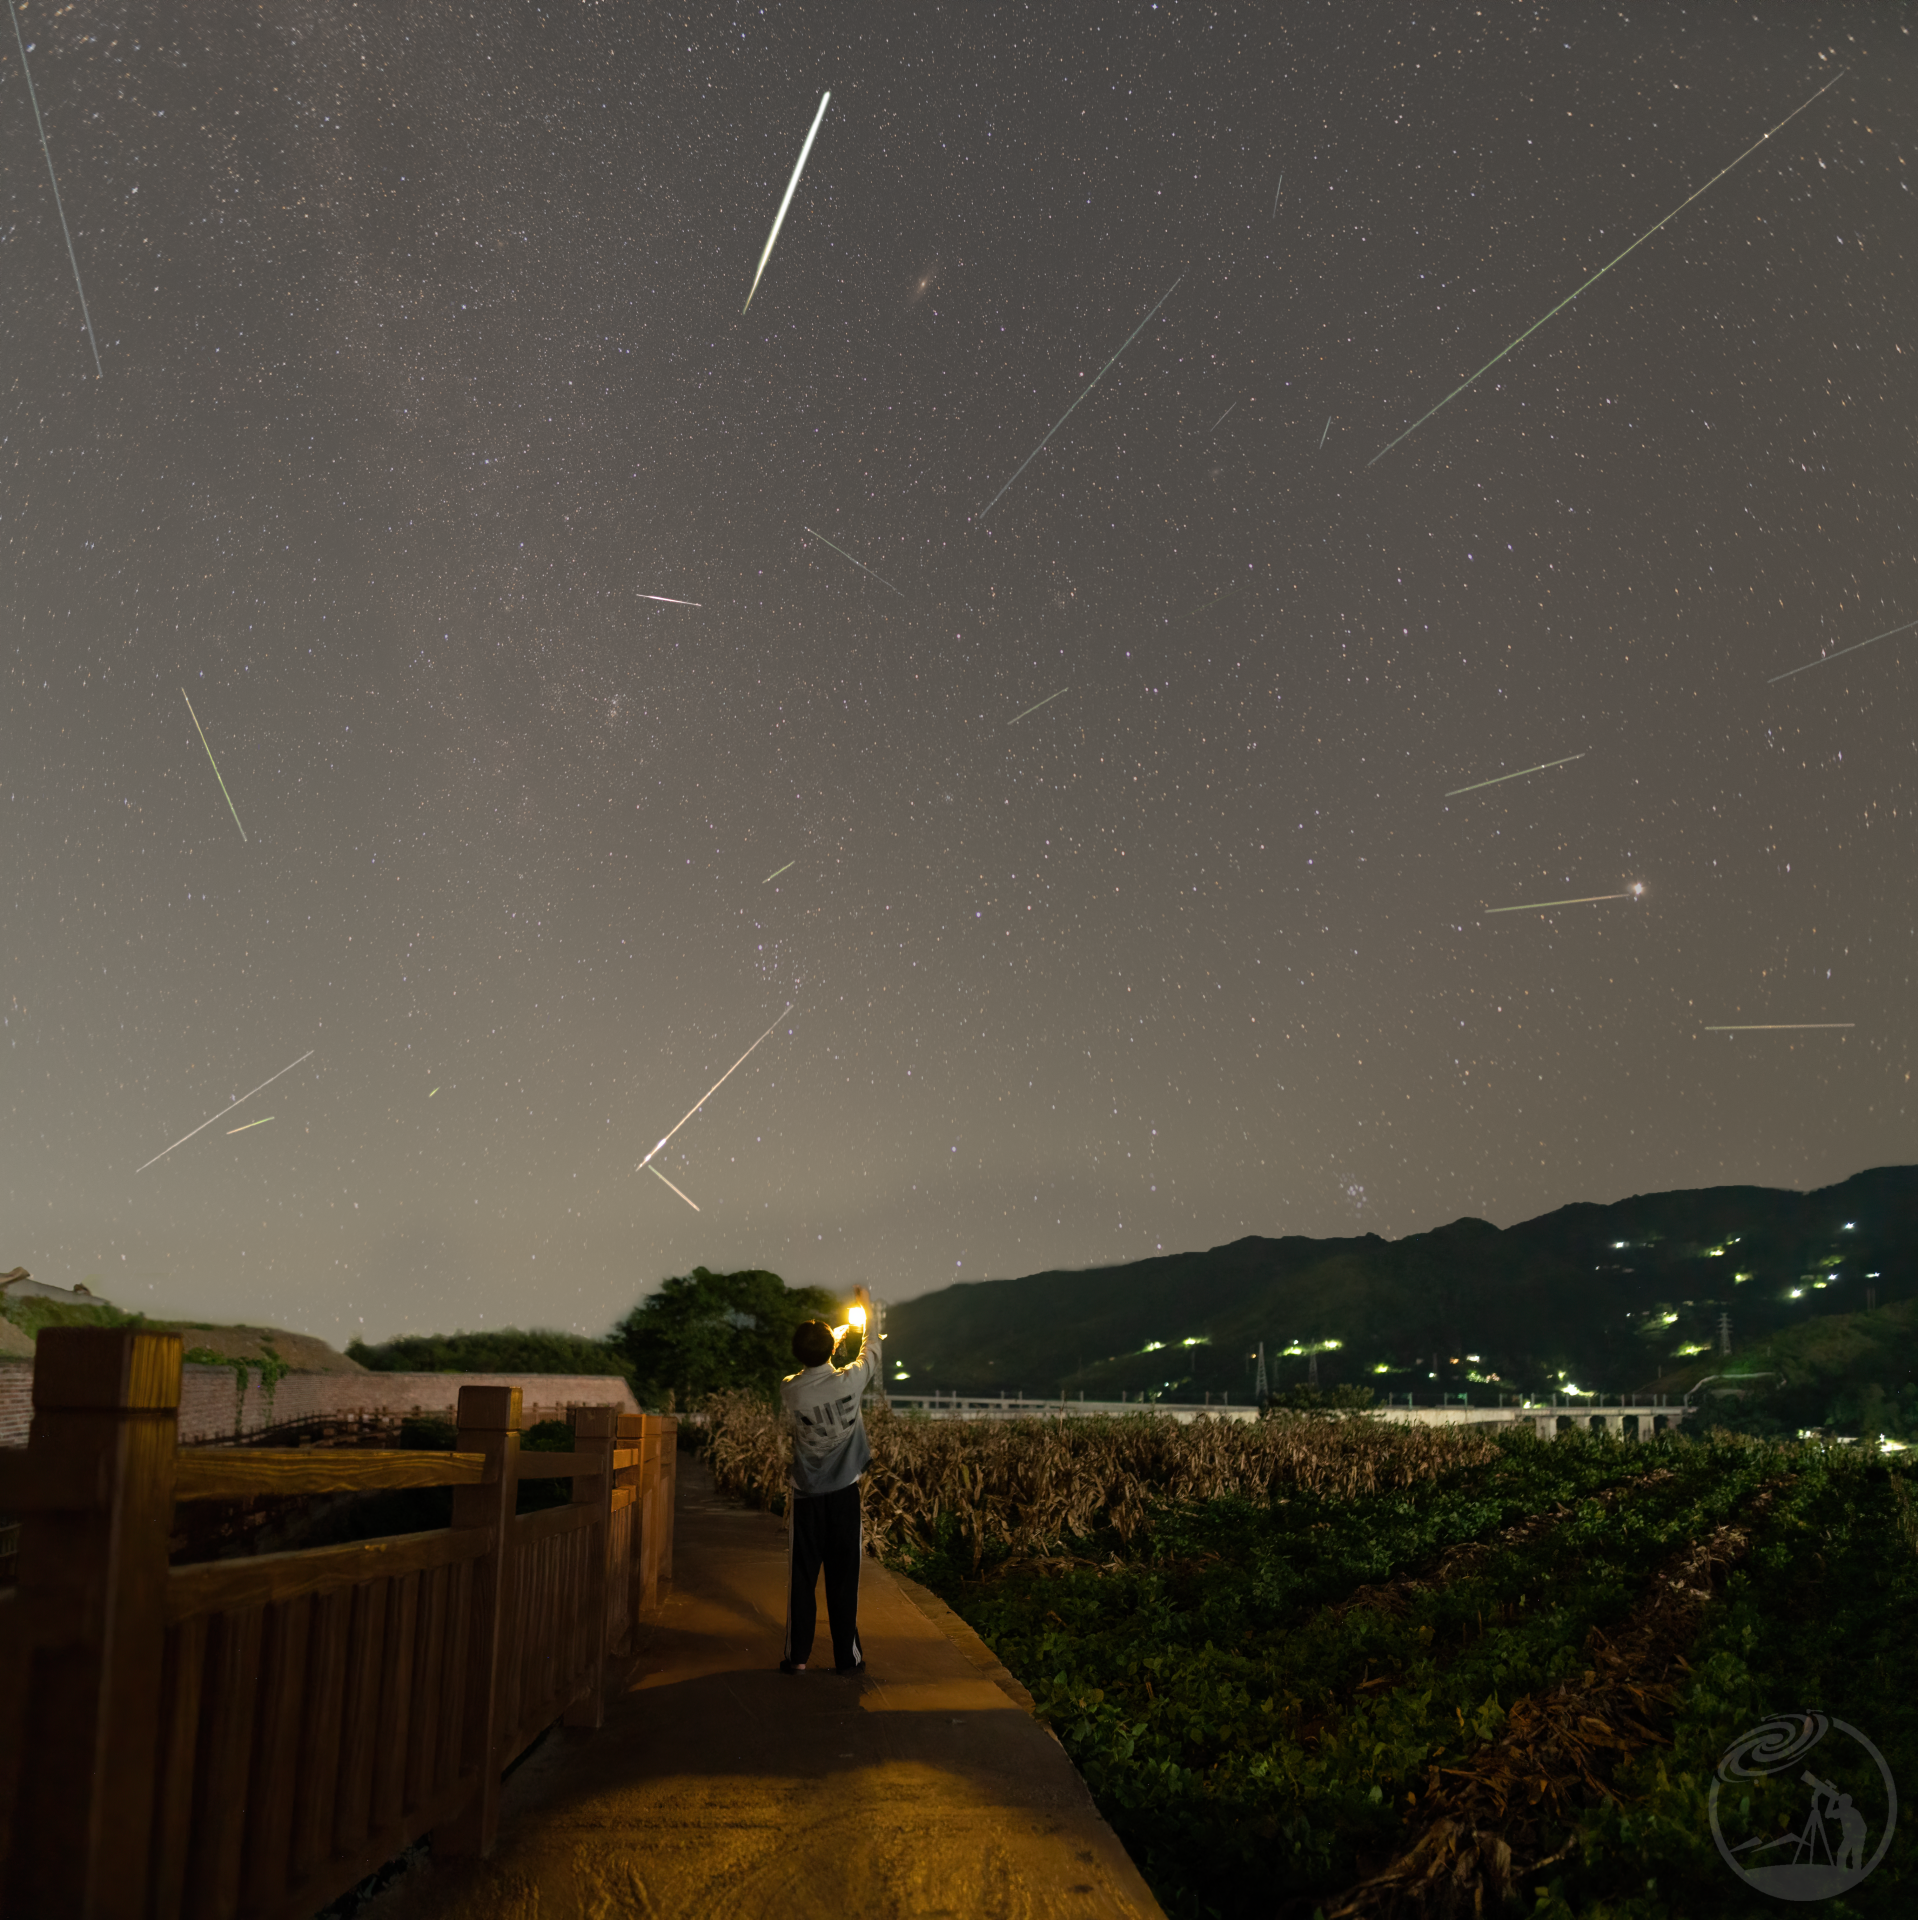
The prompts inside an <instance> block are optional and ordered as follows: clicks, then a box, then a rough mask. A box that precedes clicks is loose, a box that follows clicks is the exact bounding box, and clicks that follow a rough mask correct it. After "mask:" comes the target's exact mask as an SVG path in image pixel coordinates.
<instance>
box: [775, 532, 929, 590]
mask: <svg viewBox="0 0 1918 1920" xmlns="http://www.w3.org/2000/svg"><path fill="white" fill-rule="evenodd" d="M800 531H801V532H803V533H809V534H811V535H812V537H813V538H814V539H815V540H817V541H819V542H820V543H821V544H822V545H823V546H828V547H832V550H833V552H834V553H836V554H838V556H839V557H840V559H842V560H852V555H851V554H849V553H848V552H847V551H846V549H845V548H844V547H833V543H832V542H831V541H830V540H828V539H827V538H826V536H825V535H824V534H823V533H821V532H820V531H819V529H818V528H817V527H809V526H807V525H806V524H805V523H804V522H803V521H802V522H801V523H800ZM852 563H853V565H854V566H855V567H857V568H858V569H859V571H860V572H861V573H872V569H871V568H870V567H869V566H867V565H866V563H865V561H863V560H852ZM872 577H873V578H874V579H875V580H877V581H878V582H879V584H880V585H881V586H882V587H892V591H893V592H894V593H897V594H898V595H899V597H900V599H902V600H903V599H904V598H905V597H906V596H905V594H904V593H903V592H901V590H900V589H899V588H898V587H894V586H893V585H892V582H891V581H890V580H888V579H887V578H886V576H885V575H884V574H883V573H872Z"/></svg>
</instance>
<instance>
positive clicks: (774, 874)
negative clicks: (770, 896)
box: [759, 858, 799, 887]
mask: <svg viewBox="0 0 1918 1920" xmlns="http://www.w3.org/2000/svg"><path fill="white" fill-rule="evenodd" d="M798 864H799V862H798V860H797V859H796V858H795V859H792V860H788V861H787V862H786V867H796V866H798ZM786 867H775V868H773V870H772V872H771V873H769V874H767V876H766V880H777V879H778V878H779V876H780V875H781V874H782V873H784V872H785V871H786ZM766 880H762V881H760V883H759V884H760V885H761V886H762V887H763V886H764V885H765V884H766Z"/></svg>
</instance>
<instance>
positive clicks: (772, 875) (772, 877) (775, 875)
mask: <svg viewBox="0 0 1918 1920" xmlns="http://www.w3.org/2000/svg"><path fill="white" fill-rule="evenodd" d="M798 864H799V861H798V859H797V858H796V857H795V858H794V859H791V860H788V861H787V862H786V867H796V866H798ZM786 867H775V868H773V870H772V872H771V873H769V874H767V876H766V880H777V879H778V878H779V876H780V875H781V874H782V873H784V872H785V871H786ZM766 880H762V881H760V883H759V884H760V885H761V886H762V887H763V886H764V885H765V884H766ZM785 1017H786V1016H785V1015H784V1014H781V1015H780V1019H782V1020H783V1019H784V1018H785Z"/></svg>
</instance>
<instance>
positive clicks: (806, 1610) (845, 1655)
mask: <svg viewBox="0 0 1918 1920" xmlns="http://www.w3.org/2000/svg"><path fill="white" fill-rule="evenodd" d="M863 1533H864V1524H863V1517H862V1515H861V1512H860V1505H859V1483H858V1481H856V1480H855V1481H854V1482H853V1484H852V1485H851V1486H849V1487H841V1488H840V1490H839V1491H838V1492H837V1493H823V1494H820V1495H819V1496H818V1497H817V1498H816V1499H811V1500H808V1499H805V1498H804V1497H802V1496H801V1495H798V1494H789V1495H788V1496H787V1502H786V1549H787V1551H786V1559H787V1567H788V1572H789V1576H790V1577H789V1579H788V1582H787V1594H786V1658H787V1659H788V1660H791V1661H792V1662H794V1664H795V1665H796V1664H798V1663H799V1662H801V1661H804V1660H807V1659H810V1658H811V1655H812V1636H813V1628H814V1626H815V1625H816V1624H817V1623H818V1619H819V1613H818V1609H817V1607H816V1606H815V1604H814V1601H813V1589H814V1587H815V1586H816V1584H817V1583H818V1580H819V1570H820V1569H821V1568H822V1567H823V1568H824V1569H825V1571H826V1617H827V1619H828V1620H830V1621H831V1623H832V1660H833V1665H834V1666H836V1667H852V1666H857V1665H858V1664H859V1662H860V1661H862V1660H863V1659H865V1657H866V1656H865V1655H864V1654H863V1653H862V1652H861V1651H860V1648H859V1554H860V1549H861V1547H862V1546H863V1545H864V1544H865V1543H864V1540H863V1538H862V1535H863Z"/></svg>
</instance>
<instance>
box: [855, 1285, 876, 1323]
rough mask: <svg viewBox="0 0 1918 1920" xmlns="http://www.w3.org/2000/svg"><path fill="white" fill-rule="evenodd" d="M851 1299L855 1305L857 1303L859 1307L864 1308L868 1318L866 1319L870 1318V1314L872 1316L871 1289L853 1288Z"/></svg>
mask: <svg viewBox="0 0 1918 1920" xmlns="http://www.w3.org/2000/svg"><path fill="white" fill-rule="evenodd" d="M852 1297H853V1299H854V1301H855V1302H856V1303H857V1304H858V1305H860V1306H862V1307H864V1308H865V1310H866V1314H867V1317H868V1318H870V1317H871V1314H872V1290H871V1288H869V1287H854V1288H853V1290H852Z"/></svg>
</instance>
